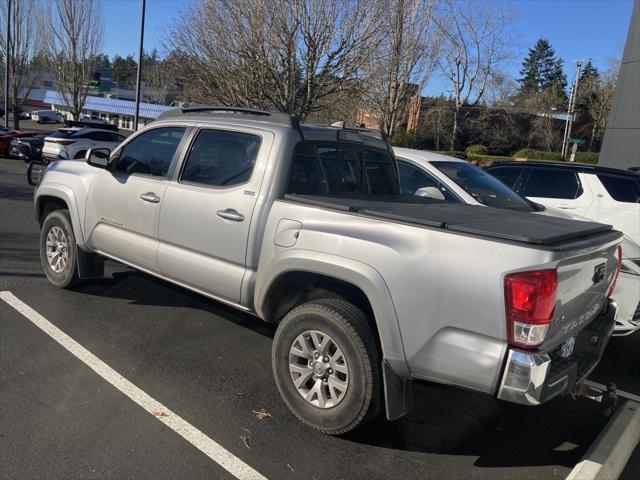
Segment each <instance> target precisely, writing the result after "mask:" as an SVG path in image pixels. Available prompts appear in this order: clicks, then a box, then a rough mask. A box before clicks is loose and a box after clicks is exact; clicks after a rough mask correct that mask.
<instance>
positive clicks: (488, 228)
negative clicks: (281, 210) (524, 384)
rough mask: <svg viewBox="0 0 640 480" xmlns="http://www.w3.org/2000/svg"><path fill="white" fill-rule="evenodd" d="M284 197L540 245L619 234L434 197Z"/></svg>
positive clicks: (591, 224)
mask: <svg viewBox="0 0 640 480" xmlns="http://www.w3.org/2000/svg"><path fill="white" fill-rule="evenodd" d="M285 199H286V200H289V201H294V202H300V203H305V204H309V205H315V206H319V207H325V208H333V209H339V210H344V211H349V212H357V213H359V214H364V215H369V216H373V217H379V218H386V219H389V220H395V221H399V222H405V223H412V224H417V225H424V226H428V227H433V228H442V229H446V230H450V231H452V232H459V233H465V234H470V235H476V236H483V237H491V238H496V239H502V240H510V241H515V242H524V243H529V244H533V245H540V246H555V245H558V244H560V243H565V242H569V241H572V240H582V239H585V238H586V237H592V236H595V235H598V236H600V235H602V234H607V233H609V234H610V235H611V236H612V239H615V238H616V237H619V236H621V235H622V234H621V233H619V232H616V231H614V230H613V228H612V227H611V225H604V224H601V223H594V222H582V221H575V220H567V219H564V218H557V217H551V216H548V215H540V214H534V213H528V212H521V211H515V210H506V209H498V208H489V207H483V206H477V205H467V204H459V203H449V202H439V201H436V200H434V201H429V200H426V201H425V200H423V199H420V201H421V203H400V202H398V201H395V202H389V201H384V200H383V199H382V198H381V201H373V200H360V199H353V198H338V197H328V196H311V195H285Z"/></svg>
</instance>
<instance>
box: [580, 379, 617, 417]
mask: <svg viewBox="0 0 640 480" xmlns="http://www.w3.org/2000/svg"><path fill="white" fill-rule="evenodd" d="M602 387H603V388H600V386H595V385H593V384H589V383H587V382H585V383H581V384H580V385H578V386H577V387H576V388H575V389H574V390H573V392H571V398H573V399H574V400H575V399H576V398H578V397H586V398H590V399H591V400H595V401H596V402H600V414H601V415H602V416H603V417H607V418H609V417H610V416H611V415H612V414H613V412H615V410H616V407H617V405H618V392H617V389H616V385H615V383H608V384H607V386H606V390H604V385H602Z"/></svg>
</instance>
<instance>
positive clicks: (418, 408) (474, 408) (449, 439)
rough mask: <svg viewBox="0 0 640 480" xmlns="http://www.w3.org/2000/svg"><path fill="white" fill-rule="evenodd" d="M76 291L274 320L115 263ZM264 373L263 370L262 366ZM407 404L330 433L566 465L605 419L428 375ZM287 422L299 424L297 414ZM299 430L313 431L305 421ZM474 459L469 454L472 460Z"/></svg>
mask: <svg viewBox="0 0 640 480" xmlns="http://www.w3.org/2000/svg"><path fill="white" fill-rule="evenodd" d="M78 291H79V292H81V293H82V294H85V295H86V294H88V295H95V296H99V297H107V298H117V299H124V300H127V301H129V302H130V303H131V304H134V305H151V306H161V307H179V308H185V307H186V308H193V309H197V310H201V311H205V312H208V313H210V314H213V315H216V316H218V317H222V318H223V319H224V320H225V321H229V322H232V323H234V324H236V325H238V326H241V327H244V328H247V329H249V330H251V331H253V332H257V333H259V334H260V335H263V336H264V337H267V338H272V337H273V335H274V331H275V329H274V327H273V326H271V325H268V324H266V323H265V322H263V321H261V320H259V319H257V318H255V317H253V316H251V315H249V314H245V313H242V312H239V311H237V310H235V309H234V308H232V307H228V306H226V305H224V304H221V303H219V302H216V301H214V300H209V299H207V298H205V297H203V296H201V295H199V294H196V293H192V292H190V291H188V290H185V289H183V288H181V287H178V286H174V285H172V284H170V283H168V282H165V281H163V280H160V279H157V278H155V277H152V276H150V275H147V274H144V273H140V272H136V271H133V270H129V269H127V268H126V267H120V266H118V271H115V272H112V273H111V275H110V276H109V277H108V278H104V279H100V280H94V281H91V282H88V283H87V284H86V285H84V286H82V287H80V288H79V289H78ZM269 376H270V374H269ZM413 405H414V408H413V410H412V412H411V413H409V414H408V415H407V416H405V417H403V418H401V419H399V420H397V421H395V422H388V421H386V420H385V419H384V418H383V417H381V418H379V419H376V420H374V421H372V422H371V423H369V424H367V425H365V426H364V427H362V428H360V429H358V430H356V431H354V432H351V433H350V434H348V435H345V436H342V437H339V438H334V439H331V440H330V439H329V438H327V437H324V436H322V437H323V440H322V441H323V442H324V441H326V442H334V441H337V442H339V443H342V444H343V447H344V448H351V447H349V444H353V447H356V448H357V445H361V446H365V445H369V446H375V447H379V448H384V449H390V450H397V451H398V453H402V454H404V453H405V452H417V453H425V454H432V455H451V456H461V457H470V461H471V462H473V465H474V466H475V467H480V468H504V467H533V466H564V467H568V468H572V467H573V466H574V465H575V464H576V463H577V462H578V461H579V460H580V458H581V457H582V456H583V454H584V453H585V452H586V450H587V449H588V448H589V446H590V445H591V444H592V443H593V441H594V440H595V438H596V437H597V435H598V434H599V433H600V431H601V430H602V428H603V426H604V425H605V423H606V419H604V418H602V417H601V416H599V414H598V412H599V411H598V404H597V403H596V402H593V401H591V400H586V399H579V400H572V399H570V398H561V399H556V400H554V401H552V402H550V403H548V404H545V405H542V406H539V407H524V406H518V405H511V404H506V403H503V402H498V401H496V400H495V399H493V398H492V397H490V396H488V395H483V394H479V393H475V392H470V391H465V390H460V389H457V388H453V387H448V386H442V385H437V384H431V383H418V382H416V383H415V388H414V402H413ZM291 421H292V422H293V423H294V424H296V426H293V428H294V429H297V428H298V427H300V428H302V429H304V427H301V426H299V425H297V422H296V421H295V420H293V418H292V419H291ZM302 434H303V435H305V436H306V435H311V436H314V435H319V434H315V433H313V432H310V431H306V429H304V432H303V433H302ZM471 459H473V460H471Z"/></svg>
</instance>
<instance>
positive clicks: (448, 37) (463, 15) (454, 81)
mask: <svg viewBox="0 0 640 480" xmlns="http://www.w3.org/2000/svg"><path fill="white" fill-rule="evenodd" d="M442 5H443V8H442V10H441V12H440V15H438V21H437V22H438V27H439V30H440V33H441V34H442V36H443V55H442V57H441V59H440V61H439V67H440V70H441V72H442V74H443V76H444V78H446V80H447V81H448V82H449V84H450V86H451V92H452V95H453V100H454V106H455V108H454V109H453V127H452V131H451V143H450V148H451V150H454V149H455V146H456V140H457V134H458V122H459V115H460V108H461V107H462V106H464V105H470V106H475V105H477V104H478V103H479V102H480V100H481V99H482V98H483V96H484V94H485V90H486V89H487V85H488V82H489V80H490V79H491V77H492V75H493V72H494V69H495V68H496V65H499V64H500V62H502V61H504V60H506V59H507V58H508V57H509V52H508V49H507V42H506V34H507V32H506V31H505V30H506V25H507V15H506V13H505V12H504V11H503V10H502V9H501V8H499V7H497V6H495V5H494V4H493V3H491V2H489V1H483V2H478V1H475V0H469V1H465V2H458V1H455V0H443V1H442Z"/></svg>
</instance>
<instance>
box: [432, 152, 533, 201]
mask: <svg viewBox="0 0 640 480" xmlns="http://www.w3.org/2000/svg"><path fill="white" fill-rule="evenodd" d="M432 165H433V166H435V167H436V168H437V169H438V170H440V171H441V172H442V173H444V174H445V175H446V176H447V177H449V178H450V179H451V180H453V181H454V182H456V183H457V184H458V185H459V186H460V187H462V188H463V189H464V191H465V192H467V193H468V194H469V195H471V196H472V197H473V198H474V199H475V200H477V201H478V202H480V203H482V204H484V205H487V206H489V207H495V208H506V209H510V210H520V211H523V212H535V211H536V209H535V208H534V207H533V206H532V205H531V204H530V203H529V202H527V200H525V199H524V198H522V197H521V196H520V195H518V194H517V193H516V192H514V191H513V190H511V189H510V188H509V187H507V186H506V185H505V184H503V183H502V182H501V181H500V180H498V179H497V178H495V177H492V176H491V175H489V174H488V173H486V172H484V171H483V170H480V169H479V168H478V167H475V166H473V165H471V164H469V163H464V162H433V163H432Z"/></svg>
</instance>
